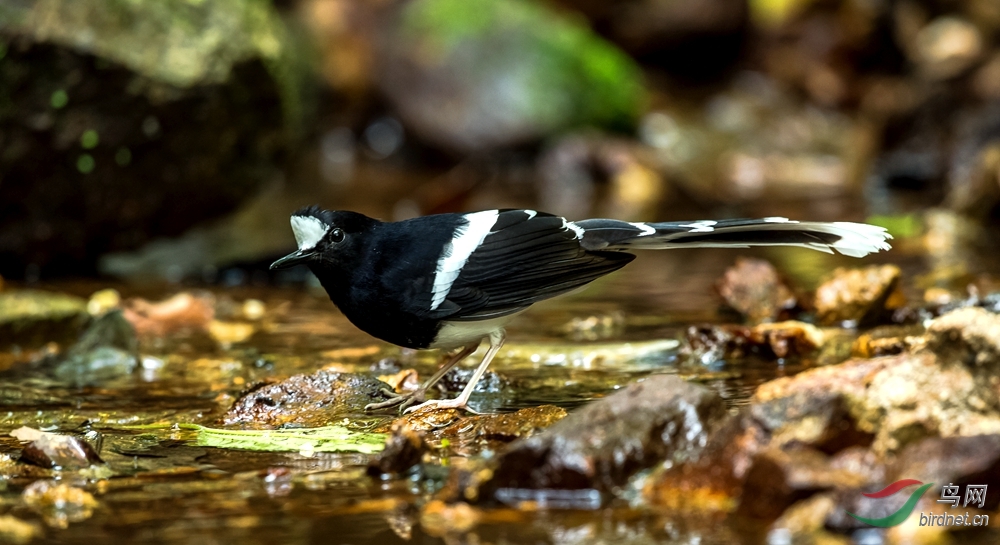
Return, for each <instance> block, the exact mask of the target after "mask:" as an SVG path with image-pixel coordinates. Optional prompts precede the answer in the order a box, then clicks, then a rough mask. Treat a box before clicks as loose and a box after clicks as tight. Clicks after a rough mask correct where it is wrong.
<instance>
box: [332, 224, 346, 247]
mask: <svg viewBox="0 0 1000 545" xmlns="http://www.w3.org/2000/svg"><path fill="white" fill-rule="evenodd" d="M330 241H331V242H333V243H334V244H336V243H338V242H343V241H344V230H343V229H341V228H339V227H337V228H334V229H333V230H332V231H330Z"/></svg>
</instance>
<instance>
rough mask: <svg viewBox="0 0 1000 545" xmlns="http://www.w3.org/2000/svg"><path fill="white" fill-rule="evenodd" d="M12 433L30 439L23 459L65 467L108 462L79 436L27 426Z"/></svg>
mask: <svg viewBox="0 0 1000 545" xmlns="http://www.w3.org/2000/svg"><path fill="white" fill-rule="evenodd" d="M10 434H11V436H12V437H16V438H17V439H19V440H21V441H30V442H29V443H28V444H27V445H25V446H24V448H23V449H22V450H21V461H22V462H26V463H29V464H33V465H36V466H39V467H44V468H49V469H61V470H74V469H83V468H86V467H90V466H91V465H93V464H103V463H104V461H103V460H101V457H100V455H99V454H98V453H97V451H96V450H95V449H94V447H92V446H91V445H90V443H88V442H87V441H84V440H83V439H81V438H79V437H75V436H72V435H63V434H58V433H49V432H43V431H39V430H35V429H31V428H26V427H21V428H18V429H16V430H14V431H12V432H11V433H10Z"/></svg>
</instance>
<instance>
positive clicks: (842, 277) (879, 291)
mask: <svg viewBox="0 0 1000 545" xmlns="http://www.w3.org/2000/svg"><path fill="white" fill-rule="evenodd" d="M901 274H902V273H901V271H900V270H899V267H897V266H895V265H873V266H870V267H865V268H863V269H843V268H838V269H836V270H835V271H833V274H832V275H831V277H830V278H828V279H827V280H825V281H824V282H823V284H821V285H820V286H819V287H818V288H816V299H815V306H816V317H817V319H818V320H819V321H820V323H823V324H826V325H840V324H843V323H847V324H851V325H855V326H870V325H874V324H876V323H878V322H879V321H881V320H883V319H884V317H885V316H884V315H885V314H886V311H888V310H891V309H894V308H899V307H901V306H902V303H903V301H902V299H901V297H902V295H901V294H899V293H896V291H897V289H898V286H899V280H900V276H901Z"/></svg>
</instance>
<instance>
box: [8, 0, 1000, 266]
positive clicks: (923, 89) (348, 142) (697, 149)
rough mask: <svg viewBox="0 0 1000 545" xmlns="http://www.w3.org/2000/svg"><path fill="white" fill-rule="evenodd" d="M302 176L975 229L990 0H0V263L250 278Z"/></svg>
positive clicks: (988, 112)
mask: <svg viewBox="0 0 1000 545" xmlns="http://www.w3.org/2000/svg"><path fill="white" fill-rule="evenodd" d="M314 203H318V204H321V205H323V206H326V207H331V208H350V209H355V210H359V211H362V212H365V213H368V214H370V215H374V216H377V217H380V218H382V219H403V218H407V217H412V216H415V215H420V214H428V213H436V212H445V211H459V210H471V209H480V208H493V207H533V208H539V209H542V210H546V211H550V212H553V213H558V214H563V215H567V216H569V217H572V218H581V217H585V216H614V217H619V218H623V219H630V220H640V219H691V218H696V217H713V216H720V217H721V216H746V215H765V214H766V215H788V216H792V217H796V218H809V219H824V220H863V219H866V218H867V219H871V220H873V221H878V222H880V223H883V224H885V225H887V226H888V227H889V228H890V229H892V230H893V231H894V232H895V233H896V234H897V235H904V236H906V235H915V234H920V233H938V234H940V233H942V232H943V233H946V234H947V235H946V236H943V238H942V237H937V238H934V237H930V238H928V239H927V240H928V241H930V242H928V244H930V245H931V246H933V244H938V245H939V246H940V245H945V246H948V245H951V244H953V243H954V242H955V240H957V239H961V238H963V237H964V238H966V239H970V240H980V241H982V240H984V239H985V240H986V247H989V244H988V241H989V240H991V239H990V238H989V237H988V236H986V235H984V234H983V233H989V232H990V229H992V228H993V227H994V224H995V223H996V219H997V218H998V217H1000V214H998V212H997V211H998V206H997V205H998V203H1000V2H997V1H996V0H700V1H697V2H692V1H688V0H625V1H621V2H602V1H595V0H547V1H541V0H536V1H532V0H407V1H403V0H273V1H272V0H15V1H13V2H11V1H7V2H3V3H0V275H3V276H6V277H8V278H14V279H25V280H29V281H31V280H35V279H39V278H54V277H65V276H72V275H95V274H103V275H111V276H119V277H129V278H160V279H168V280H172V281H179V280H185V279H195V280H199V281H202V280H204V281H219V280H222V281H247V280H250V281H260V282H264V281H269V280H273V278H270V277H268V274H269V273H267V272H266V263H267V262H268V261H269V260H270V259H271V258H273V257H275V256H278V255H281V254H283V253H284V252H285V251H286V250H287V249H288V248H289V247H290V246H291V245H292V244H293V242H292V238H291V233H290V230H289V229H288V226H287V218H288V214H289V213H290V212H292V211H293V210H294V209H296V208H298V207H299V206H302V205H306V204H314ZM984 237H985V238H984ZM931 249H933V248H931ZM232 270H238V271H241V272H240V273H239V274H237V275H236V276H232V275H228V273H227V271H232ZM233 279H235V280H233Z"/></svg>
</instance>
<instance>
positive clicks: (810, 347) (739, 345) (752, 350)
mask: <svg viewBox="0 0 1000 545" xmlns="http://www.w3.org/2000/svg"><path fill="white" fill-rule="evenodd" d="M825 340H826V336H825V335H824V334H823V332H822V331H821V330H820V329H818V328H817V327H816V326H813V325H811V324H807V323H804V322H797V321H794V320H791V321H787V322H779V323H776V324H758V325H756V326H753V327H745V326H734V325H706V326H691V327H689V328H688V330H687V343H686V345H685V346H684V347H683V348H682V349H681V350H682V352H684V353H685V354H686V355H688V356H690V357H693V358H697V359H698V360H700V361H701V362H702V363H706V364H707V363H712V362H715V361H719V360H721V359H731V358H742V357H744V356H746V355H748V354H754V355H757V356H760V357H764V358H769V359H773V358H787V357H795V356H805V355H808V354H811V353H812V352H813V351H814V350H816V349H817V348H819V347H820V346H822V345H823V343H824V341H825Z"/></svg>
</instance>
